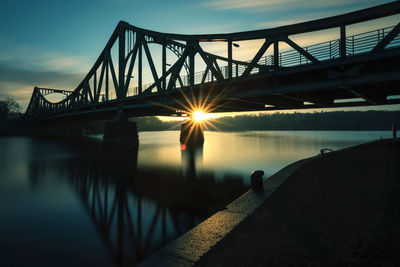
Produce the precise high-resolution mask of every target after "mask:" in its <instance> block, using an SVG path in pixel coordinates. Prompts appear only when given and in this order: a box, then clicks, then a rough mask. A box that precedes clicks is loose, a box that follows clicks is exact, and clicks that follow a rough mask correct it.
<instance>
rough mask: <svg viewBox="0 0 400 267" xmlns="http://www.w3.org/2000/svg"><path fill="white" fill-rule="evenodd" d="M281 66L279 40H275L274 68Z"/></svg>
mask: <svg viewBox="0 0 400 267" xmlns="http://www.w3.org/2000/svg"><path fill="white" fill-rule="evenodd" d="M278 67H279V42H278V41H274V68H275V69H277V68H278Z"/></svg>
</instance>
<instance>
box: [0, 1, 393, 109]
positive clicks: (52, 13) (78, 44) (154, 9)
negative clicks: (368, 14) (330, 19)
mask: <svg viewBox="0 0 400 267" xmlns="http://www.w3.org/2000/svg"><path fill="white" fill-rule="evenodd" d="M387 2H390V1H382V0H335V1H332V0H308V1H300V0H246V1H243V0H214V1H212V0H197V1H193V0H185V1H180V0H168V1H165V0H164V1H159V0H96V1H94V0H93V1H92V0H84V1H83V0H79V1H77V0H68V1H66V0H63V1H62V0H48V1H45V0H36V1H32V0H2V1H1V9H0V25H1V26H0V97H13V98H14V99H15V100H16V101H17V102H18V103H20V104H21V105H22V107H23V110H24V109H25V108H26V107H27V105H28V103H29V99H30V97H31V93H32V91H33V88H34V86H38V87H46V88H58V89H67V90H73V89H75V88H76V86H77V85H78V84H79V82H80V81H81V80H82V79H83V77H84V76H85V74H86V73H87V72H88V71H89V69H90V68H91V66H92V65H93V63H94V62H95V60H96V59H97V57H98V56H99V54H100V52H101V51H102V49H103V48H104V46H105V44H106V42H107V41H108V39H109V37H110V36H111V33H112V32H113V30H114V29H115V27H116V25H117V24H118V22H119V21H120V20H124V21H127V22H128V23H130V24H132V25H135V26H138V27H141V28H146V29H151V30H155V31H161V32H171V33H185V34H195V33H229V32H237V31H247V30H257V29H264V28H272V27H276V26H283V25H287V24H293V23H297V22H301V21H307V20H312V19H318V18H323V17H327V16H333V15H339V14H343V13H346V12H350V11H355V10H358V9H362V8H367V7H371V6H374V5H379V4H383V3H387ZM398 21H399V17H398V16H396V17H394V18H393V17H392V18H388V19H385V20H383V21H379V22H378V23H375V22H373V23H370V24H366V25H363V26H359V27H358V28H357V27H355V28H352V29H349V31H350V32H354V33H357V32H360V31H362V30H365V29H370V28H374V29H377V28H381V27H384V26H391V25H394V24H395V23H396V24H397V23H398ZM363 27H364V28H365V29H364V28H363ZM333 35H334V34H332V33H330V32H326V33H322V34H319V35H318V36H314V37H313V38H303V39H302V40H301V38H302V37H301V36H300V37H299V43H301V44H306V43H305V42H311V43H313V42H315V43H318V42H319V41H320V40H322V39H323V38H322V37H324V38H328V39H327V40H329V38H330V37H332V36H333ZM211 49H214V50H218V49H219V48H218V47H215V48H211ZM234 53H236V52H234ZM246 53H247V50H246V46H241V48H240V52H237V54H236V55H234V57H235V56H236V57H237V58H238V59H245V58H246V56H248V55H247V54H246ZM248 59H250V58H248Z"/></svg>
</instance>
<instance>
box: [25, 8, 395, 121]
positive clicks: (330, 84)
mask: <svg viewBox="0 0 400 267" xmlns="http://www.w3.org/2000/svg"><path fill="white" fill-rule="evenodd" d="M398 13H400V2H398V1H396V2H391V3H387V4H383V5H380V6H375V7H371V8H367V9H363V10H359V11H355V12H351V13H347V14H343V15H339V16H333V17H328V18H323V19H318V20H313V21H308V22H303V23H298V24H293V25H288V26H283V27H277V28H272V29H265V30H255V31H246V32H237V33H228V34H201V35H184V34H171V33H161V32H156V31H151V30H146V29H142V28H138V27H136V26H133V25H130V24H129V23H127V22H124V21H121V22H119V24H118V25H117V27H116V28H115V30H114V32H113V33H112V35H111V37H110V39H109V40H108V42H107V44H106V46H105V48H104V49H103V51H102V52H101V54H100V56H99V57H98V59H97V60H96V62H95V63H94V65H93V67H92V68H91V69H90V71H89V72H88V73H87V75H86V76H85V77H84V79H83V80H82V82H81V83H80V84H79V85H78V86H77V87H76V89H75V90H73V91H67V90H58V89H50V88H39V87H35V88H34V90H33V93H32V97H31V100H30V103H29V106H28V108H27V110H26V113H25V118H26V119H27V121H29V122H31V123H37V122H41V121H47V122H48V121H52V120H59V121H60V120H62V119H72V120H74V119H77V118H79V119H81V118H89V119H107V118H114V117H115V116H116V115H117V114H121V113H123V114H126V115H128V116H134V117H135V116H136V117H138V116H147V115H180V114H189V113H191V112H193V111H194V110H195V109H205V110H206V111H208V112H236V111H264V110H284V109H307V108H329V107H349V106H368V105H387V104H398V103H400V99H399V97H398V96H399V95H400V88H399V84H400V65H399V63H398V62H399V61H400V37H399V32H400V23H398V24H397V25H395V26H392V27H387V28H379V29H376V30H373V31H368V32H363V33H360V34H357V35H352V36H348V35H347V34H346V27H348V26H350V25H353V24H356V23H362V22H367V21H370V20H374V19H378V18H383V17H388V16H391V15H395V14H398ZM329 29H335V30H337V31H338V34H339V36H340V37H339V38H338V39H335V40H331V41H327V42H323V43H318V44H314V45H310V46H307V47H301V46H300V45H299V44H297V43H296V42H295V41H294V40H293V38H291V36H294V35H298V34H304V33H311V32H315V31H321V30H329ZM251 40H261V43H262V44H261V47H260V48H259V49H258V50H257V51H256V52H255V53H254V55H253V56H252V58H251V59H250V60H249V61H241V60H236V59H234V58H233V47H237V46H239V44H238V43H239V42H241V41H251ZM215 42H219V43H224V44H226V54H227V56H221V55H217V54H212V53H209V52H206V49H205V48H203V47H204V46H207V45H209V44H210V43H211V44H214V43H215ZM280 44H281V47H280ZM282 44H285V45H286V47H287V46H289V47H290V49H289V50H288V49H287V48H285V49H282ZM269 48H270V49H269ZM267 50H268V51H267ZM270 50H271V51H270ZM269 51H270V52H269ZM269 53H270V54H269ZM167 59H168V61H167ZM146 75H147V76H146ZM145 79H147V80H150V83H144V80H145ZM56 93H57V94H64V99H63V100H61V101H59V102H52V101H50V100H49V99H48V95H49V94H56Z"/></svg>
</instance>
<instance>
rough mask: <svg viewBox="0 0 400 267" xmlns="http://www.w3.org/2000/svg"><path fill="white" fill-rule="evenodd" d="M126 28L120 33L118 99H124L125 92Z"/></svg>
mask: <svg viewBox="0 0 400 267" xmlns="http://www.w3.org/2000/svg"><path fill="white" fill-rule="evenodd" d="M125 32H126V31H125V28H122V27H121V30H120V33H119V38H118V39H119V53H118V77H119V79H118V90H117V98H124V97H125V95H126V92H125Z"/></svg>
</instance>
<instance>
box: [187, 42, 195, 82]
mask: <svg viewBox="0 0 400 267" xmlns="http://www.w3.org/2000/svg"><path fill="white" fill-rule="evenodd" d="M187 45H188V46H189V49H190V50H189V85H190V86H193V85H194V56H195V54H196V53H195V50H194V42H193V41H191V42H188V43H187Z"/></svg>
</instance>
